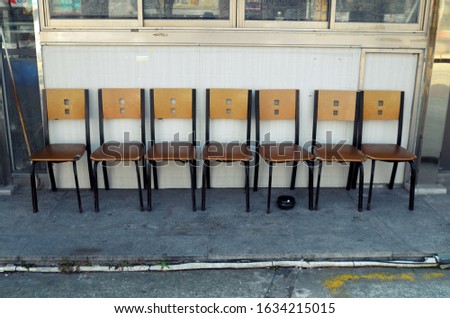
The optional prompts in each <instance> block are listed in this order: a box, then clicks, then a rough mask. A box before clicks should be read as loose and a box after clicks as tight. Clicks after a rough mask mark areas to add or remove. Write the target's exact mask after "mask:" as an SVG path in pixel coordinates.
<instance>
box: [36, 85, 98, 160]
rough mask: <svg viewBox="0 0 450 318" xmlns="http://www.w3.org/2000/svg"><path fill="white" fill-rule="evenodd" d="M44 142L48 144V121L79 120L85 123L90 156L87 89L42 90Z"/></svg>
mask: <svg viewBox="0 0 450 318" xmlns="http://www.w3.org/2000/svg"><path fill="white" fill-rule="evenodd" d="M43 93H44V94H43V99H44V105H43V106H44V116H43V118H44V142H45V145H48V144H49V143H50V136H49V129H48V126H49V125H48V121H49V120H66V119H72V120H75V119H80V120H84V123H85V138H86V149H87V151H88V153H89V154H90V149H91V146H90V143H91V138H90V128H89V127H90V125H89V91H88V90H87V89H44V91H43Z"/></svg>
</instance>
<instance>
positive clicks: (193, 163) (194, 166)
mask: <svg viewBox="0 0 450 318" xmlns="http://www.w3.org/2000/svg"><path fill="white" fill-rule="evenodd" d="M196 92H197V91H196V89H192V119H191V121H192V146H193V147H194V149H195V147H196V146H197V134H196V128H197V127H196V118H197V117H196V110H197V107H196V103H197V101H196V94H197V93H196ZM150 135H151V141H150V146H151V147H152V146H153V145H154V144H155V141H156V133H155V97H154V89H150ZM147 161H148V163H149V167H148V168H147V209H148V211H151V210H152V192H151V188H152V184H151V177H152V176H151V171H152V169H153V185H154V187H155V189H156V190H157V189H159V186H158V174H157V169H156V168H157V163H156V161H152V160H147ZM181 162H182V163H187V162H185V161H181ZM189 169H190V175H191V197H192V210H193V211H196V210H197V207H196V203H195V191H196V188H197V160H191V161H190V162H189Z"/></svg>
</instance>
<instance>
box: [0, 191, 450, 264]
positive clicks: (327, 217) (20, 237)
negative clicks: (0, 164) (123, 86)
mask: <svg viewBox="0 0 450 318" xmlns="http://www.w3.org/2000/svg"><path fill="white" fill-rule="evenodd" d="M366 192H367V191H366ZM280 194H293V195H295V196H296V198H297V205H296V207H295V208H294V209H293V210H289V211H283V210H279V209H278V208H277V207H276V204H275V201H276V198H277V196H278V195H280ZM266 195H267V191H266V189H264V188H261V189H260V190H259V191H258V192H251V212H250V213H246V212H245V195H244V190H243V189H212V190H208V193H207V210H206V211H200V210H198V211H197V212H193V211H192V210H191V201H190V199H191V197H190V191H189V190H188V189H181V190H156V191H153V198H154V202H153V211H152V212H141V211H140V210H139V203H138V197H137V191H136V190H110V191H104V190H100V212H99V213H95V212H94V209H93V193H92V192H91V191H88V190H84V191H82V202H83V206H84V213H82V214H80V213H79V212H78V208H77V202H76V194H75V191H73V190H68V191H64V190H59V191H58V192H51V191H50V190H46V189H45V190H40V191H38V200H39V213H36V214H33V213H32V207H31V193H30V190H29V189H28V188H19V189H18V190H17V191H16V192H15V193H14V195H12V196H3V197H0V216H1V220H2V221H1V222H0V242H1V243H0V263H1V264H39V265H55V264H58V263H61V262H65V261H68V260H70V261H80V262H87V263H89V264H90V263H93V264H124V263H127V264H142V263H148V264H151V263H153V264H155V263H156V262H158V261H161V260H165V259H167V261H168V262H170V263H178V262H200V261H206V262H217V261H261V260H410V259H414V260H420V259H421V258H422V257H426V256H434V255H437V254H442V253H448V252H450V195H438V196H420V195H417V196H416V205H415V210H414V211H409V210H408V192H407V191H405V190H404V189H400V188H398V189H394V190H392V191H391V190H387V189H375V190H374V196H373V200H372V209H371V210H370V211H364V212H362V213H360V212H358V211H357V202H356V200H357V191H355V190H352V191H346V190H345V189H323V191H322V190H321V201H320V207H319V210H318V211H309V210H308V209H307V206H308V204H307V190H306V189H296V190H295V191H291V190H289V189H274V191H273V195H272V204H273V208H272V213H271V214H266V213H265V205H266ZM144 199H145V196H144ZM200 199H201V191H200V190H198V192H197V206H198V207H200Z"/></svg>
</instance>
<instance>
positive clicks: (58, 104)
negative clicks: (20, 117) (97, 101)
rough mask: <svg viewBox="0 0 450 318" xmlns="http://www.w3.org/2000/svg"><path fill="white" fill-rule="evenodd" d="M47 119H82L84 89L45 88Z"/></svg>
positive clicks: (83, 113) (83, 115)
mask: <svg viewBox="0 0 450 318" xmlns="http://www.w3.org/2000/svg"><path fill="white" fill-rule="evenodd" d="M45 100H46V103H47V105H46V106H47V115H48V119H53V120H60V119H84V118H85V106H86V105H85V90H84V89H46V90H45Z"/></svg>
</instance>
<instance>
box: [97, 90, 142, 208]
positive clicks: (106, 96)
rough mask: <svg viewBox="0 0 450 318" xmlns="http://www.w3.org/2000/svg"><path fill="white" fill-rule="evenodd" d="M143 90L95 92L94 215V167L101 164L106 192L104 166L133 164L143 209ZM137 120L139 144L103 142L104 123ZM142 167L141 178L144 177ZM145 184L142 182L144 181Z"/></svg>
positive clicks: (106, 182) (106, 181) (106, 178)
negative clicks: (97, 136)
mask: <svg viewBox="0 0 450 318" xmlns="http://www.w3.org/2000/svg"><path fill="white" fill-rule="evenodd" d="M144 100H145V97H144V90H143V89H139V88H103V89H99V91H98V101H99V105H98V106H99V127H100V147H98V148H97V149H96V150H95V151H94V152H93V153H92V155H91V159H92V161H93V162H94V180H95V182H94V185H95V186H94V198H95V212H98V211H99V199H98V176H97V166H98V164H99V163H101V164H102V168H103V179H104V184H105V189H106V190H109V180H108V172H107V169H106V167H107V163H110V162H117V161H121V162H127V161H134V163H135V166H136V175H137V182H138V189H139V201H140V208H141V211H143V210H144V204H143V200H142V191H141V190H142V189H141V188H142V187H141V175H140V168H139V161H141V160H143V158H144V155H145V148H144V142H145V109H144ZM121 119H139V120H140V125H141V141H139V142H117V141H108V142H105V134H104V130H105V129H104V120H121ZM145 174H146V173H145V165H144V175H145ZM144 182H145V179H144Z"/></svg>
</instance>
